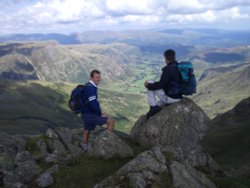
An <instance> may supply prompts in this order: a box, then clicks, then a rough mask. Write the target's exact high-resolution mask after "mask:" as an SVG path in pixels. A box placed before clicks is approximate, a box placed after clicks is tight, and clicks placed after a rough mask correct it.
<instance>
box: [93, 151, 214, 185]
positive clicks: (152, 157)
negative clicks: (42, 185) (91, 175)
mask: <svg viewBox="0 0 250 188" xmlns="http://www.w3.org/2000/svg"><path fill="white" fill-rule="evenodd" d="M168 155H169V153H166V152H165V151H164V149H163V148H162V147H161V146H155V147H153V148H152V149H151V150H147V151H145V152H143V153H141V154H139V155H138V156H137V157H136V158H134V159H133V160H131V161H130V162H128V163H127V164H125V165H124V166H123V167H121V168H120V169H119V170H118V171H117V172H116V173H114V174H113V175H111V176H109V177H108V178H106V179H104V180H103V181H102V182H100V183H99V184H97V185H95V187H94V188H106V187H109V188H116V187H132V188H146V187H176V188H186V187H190V188H196V187H199V188H216V186H215V185H214V184H213V182H211V181H210V180H209V179H208V178H207V177H206V176H205V175H204V174H203V173H201V172H198V171H196V170H195V169H194V168H193V167H191V166H190V165H184V164H182V163H179V162H176V161H175V160H173V159H170V158H169V156H168Z"/></svg>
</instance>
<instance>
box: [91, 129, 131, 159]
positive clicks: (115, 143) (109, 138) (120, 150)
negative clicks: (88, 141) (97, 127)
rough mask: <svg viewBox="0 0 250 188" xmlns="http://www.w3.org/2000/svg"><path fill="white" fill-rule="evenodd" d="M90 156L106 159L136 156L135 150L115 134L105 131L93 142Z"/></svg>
mask: <svg viewBox="0 0 250 188" xmlns="http://www.w3.org/2000/svg"><path fill="white" fill-rule="evenodd" d="M89 155H90V156H94V157H101V158H104V159H110V158H117V157H118V158H126V157H132V156H133V155H134V153H133V150H132V149H131V147H130V146H128V145H127V144H126V143H125V142H123V141H122V140H121V139H120V138H118V137H117V136H116V135H115V134H114V133H112V132H110V131H108V130H107V131H103V132H102V133H100V134H99V135H98V136H97V137H96V138H95V140H94V141H93V143H92V145H91V147H90V150H89Z"/></svg>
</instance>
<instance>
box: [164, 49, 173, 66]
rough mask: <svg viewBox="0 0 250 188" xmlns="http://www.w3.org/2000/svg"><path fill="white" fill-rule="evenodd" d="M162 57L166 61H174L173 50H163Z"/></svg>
mask: <svg viewBox="0 0 250 188" xmlns="http://www.w3.org/2000/svg"><path fill="white" fill-rule="evenodd" d="M164 57H165V61H166V63H170V62H172V61H175V51H174V50H172V49H168V50H166V51H165V52H164Z"/></svg>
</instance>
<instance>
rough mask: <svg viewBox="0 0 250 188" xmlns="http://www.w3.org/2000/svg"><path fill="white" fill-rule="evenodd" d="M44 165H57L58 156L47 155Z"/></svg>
mask: <svg viewBox="0 0 250 188" xmlns="http://www.w3.org/2000/svg"><path fill="white" fill-rule="evenodd" d="M44 162H45V163H58V156H57V155H56V154H47V156H46V157H45V158H44Z"/></svg>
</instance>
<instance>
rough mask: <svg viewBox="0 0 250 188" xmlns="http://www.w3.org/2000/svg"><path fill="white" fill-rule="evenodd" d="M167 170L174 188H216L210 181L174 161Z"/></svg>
mask: <svg viewBox="0 0 250 188" xmlns="http://www.w3.org/2000/svg"><path fill="white" fill-rule="evenodd" d="M169 168H170V173H171V175H172V180H173V186H174V187H176V188H187V187H189V188H216V186H215V184H214V183H213V182H212V181H211V180H209V179H208V178H207V177H206V176H205V175H204V174H203V173H201V172H199V171H196V170H195V169H194V168H193V167H191V166H188V165H184V164H181V163H178V162H176V161H174V162H173V163H172V164H171V165H170V166H169Z"/></svg>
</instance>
